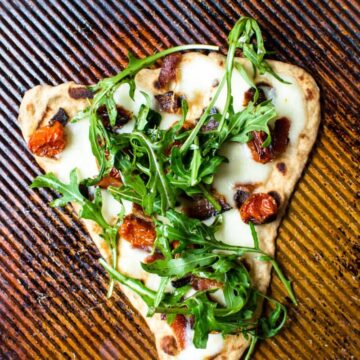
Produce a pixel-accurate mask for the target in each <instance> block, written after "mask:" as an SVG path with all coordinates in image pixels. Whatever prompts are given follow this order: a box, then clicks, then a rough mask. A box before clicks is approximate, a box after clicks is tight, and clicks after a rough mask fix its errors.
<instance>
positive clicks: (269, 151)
mask: <svg viewBox="0 0 360 360" xmlns="http://www.w3.org/2000/svg"><path fill="white" fill-rule="evenodd" d="M289 129H290V121H289V120H288V119H287V118H281V119H279V120H277V121H276V122H275V126H274V128H273V129H272V130H271V139H272V143H271V145H270V146H267V147H266V148H263V147H262V144H263V143H264V141H265V140H266V138H267V134H266V133H265V132H263V131H253V139H252V140H251V141H249V142H248V146H249V148H250V150H251V153H252V157H253V159H254V160H255V161H257V162H260V163H262V164H265V163H267V162H269V161H271V160H273V159H276V158H277V157H279V156H280V155H281V154H282V153H283V152H284V151H285V150H286V148H287V145H288V143H289Z"/></svg>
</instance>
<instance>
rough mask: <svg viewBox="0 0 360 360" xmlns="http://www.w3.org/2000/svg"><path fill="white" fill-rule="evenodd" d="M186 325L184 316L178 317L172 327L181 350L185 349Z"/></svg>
mask: <svg viewBox="0 0 360 360" xmlns="http://www.w3.org/2000/svg"><path fill="white" fill-rule="evenodd" d="M186 324H187V320H186V317H185V316H184V315H179V314H178V315H176V317H175V320H174V321H173V322H172V324H171V327H172V329H173V330H174V334H175V337H176V341H177V343H178V345H179V348H180V350H181V349H183V348H184V347H185V338H186Z"/></svg>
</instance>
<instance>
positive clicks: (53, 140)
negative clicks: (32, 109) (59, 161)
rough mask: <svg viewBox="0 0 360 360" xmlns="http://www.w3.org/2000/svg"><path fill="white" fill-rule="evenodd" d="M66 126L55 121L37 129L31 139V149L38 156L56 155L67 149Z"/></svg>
mask: <svg viewBox="0 0 360 360" xmlns="http://www.w3.org/2000/svg"><path fill="white" fill-rule="evenodd" d="M65 145H66V137H65V132H64V127H63V126H62V125H61V124H60V123H59V122H58V121H55V122H54V124H53V125H51V126H44V127H41V128H39V129H37V130H35V131H34V132H33V133H32V134H31V136H30V139H29V144H28V146H29V149H30V151H31V152H32V153H33V154H35V155H37V156H45V157H49V158H51V157H54V156H55V155H57V154H59V153H61V152H62V151H63V150H64V149H65Z"/></svg>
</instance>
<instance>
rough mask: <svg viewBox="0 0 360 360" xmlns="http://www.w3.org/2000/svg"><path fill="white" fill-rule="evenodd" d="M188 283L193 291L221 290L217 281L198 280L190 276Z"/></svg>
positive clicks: (220, 285)
mask: <svg viewBox="0 0 360 360" xmlns="http://www.w3.org/2000/svg"><path fill="white" fill-rule="evenodd" d="M190 283H191V286H192V287H193V288H194V289H195V290H200V291H203V290H210V289H220V288H222V284H221V283H220V282H219V281H216V280H213V279H205V278H200V277H196V276H192V278H191V282H190Z"/></svg>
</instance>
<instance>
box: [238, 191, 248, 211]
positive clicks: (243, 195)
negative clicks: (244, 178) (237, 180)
mask: <svg viewBox="0 0 360 360" xmlns="http://www.w3.org/2000/svg"><path fill="white" fill-rule="evenodd" d="M249 196H250V192H249V191H244V190H236V193H235V195H234V201H235V205H236V207H237V208H238V209H240V207H241V205H242V204H243V203H244V202H245V201H246V200H247V199H248V197H249Z"/></svg>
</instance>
